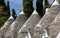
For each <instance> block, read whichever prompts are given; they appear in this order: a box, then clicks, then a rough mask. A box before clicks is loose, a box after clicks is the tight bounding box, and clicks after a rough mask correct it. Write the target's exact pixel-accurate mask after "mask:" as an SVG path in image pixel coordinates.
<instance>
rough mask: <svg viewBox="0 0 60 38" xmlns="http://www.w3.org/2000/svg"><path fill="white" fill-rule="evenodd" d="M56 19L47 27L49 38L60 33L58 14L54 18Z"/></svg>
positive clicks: (59, 15) (59, 17) (59, 16)
mask: <svg viewBox="0 0 60 38" xmlns="http://www.w3.org/2000/svg"><path fill="white" fill-rule="evenodd" d="M56 18H57V19H55V20H54V21H53V22H52V23H51V24H50V26H49V27H48V29H49V37H50V38H52V37H53V38H54V37H57V35H58V34H59V33H60V12H59V14H58V15H57V16H56Z"/></svg>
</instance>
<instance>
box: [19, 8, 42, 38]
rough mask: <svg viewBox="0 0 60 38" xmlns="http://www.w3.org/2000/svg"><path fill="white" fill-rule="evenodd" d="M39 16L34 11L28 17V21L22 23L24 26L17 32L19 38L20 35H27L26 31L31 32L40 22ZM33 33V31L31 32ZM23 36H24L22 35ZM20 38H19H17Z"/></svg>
mask: <svg viewBox="0 0 60 38" xmlns="http://www.w3.org/2000/svg"><path fill="white" fill-rule="evenodd" d="M40 19H41V18H40V16H39V14H38V13H37V11H36V9H35V10H34V12H33V13H32V15H31V16H30V17H29V19H28V20H27V21H26V22H25V23H24V25H23V26H22V27H21V29H20V30H19V32H18V33H19V36H21V34H20V33H25V34H27V32H28V30H29V31H30V33H31V31H32V30H33V28H34V27H35V25H36V24H37V23H38V22H39V20H40ZM32 32H33V31H32ZM23 36H24V35H23ZM19 38H20V37H19ZM21 38H22V37H21Z"/></svg>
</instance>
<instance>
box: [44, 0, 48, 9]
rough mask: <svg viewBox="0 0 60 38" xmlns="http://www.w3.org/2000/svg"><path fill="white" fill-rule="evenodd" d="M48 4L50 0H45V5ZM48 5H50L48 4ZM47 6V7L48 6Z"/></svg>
mask: <svg viewBox="0 0 60 38" xmlns="http://www.w3.org/2000/svg"><path fill="white" fill-rule="evenodd" d="M47 5H49V2H48V0H45V6H47ZM47 7H48V6H47ZM47 7H46V8H47Z"/></svg>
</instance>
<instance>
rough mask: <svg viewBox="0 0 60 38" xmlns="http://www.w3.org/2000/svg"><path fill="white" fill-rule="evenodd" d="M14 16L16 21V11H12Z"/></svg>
mask: <svg viewBox="0 0 60 38" xmlns="http://www.w3.org/2000/svg"><path fill="white" fill-rule="evenodd" d="M12 16H13V17H14V19H16V17H17V15H16V12H15V10H14V9H12Z"/></svg>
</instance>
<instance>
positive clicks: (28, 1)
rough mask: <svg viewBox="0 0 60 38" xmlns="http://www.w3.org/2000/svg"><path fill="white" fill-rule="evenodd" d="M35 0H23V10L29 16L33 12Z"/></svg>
mask: <svg viewBox="0 0 60 38" xmlns="http://www.w3.org/2000/svg"><path fill="white" fill-rule="evenodd" d="M33 10H34V8H33V0H23V11H24V12H25V13H26V15H27V16H28V17H29V16H30V15H31V14H32V12H33Z"/></svg>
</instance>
